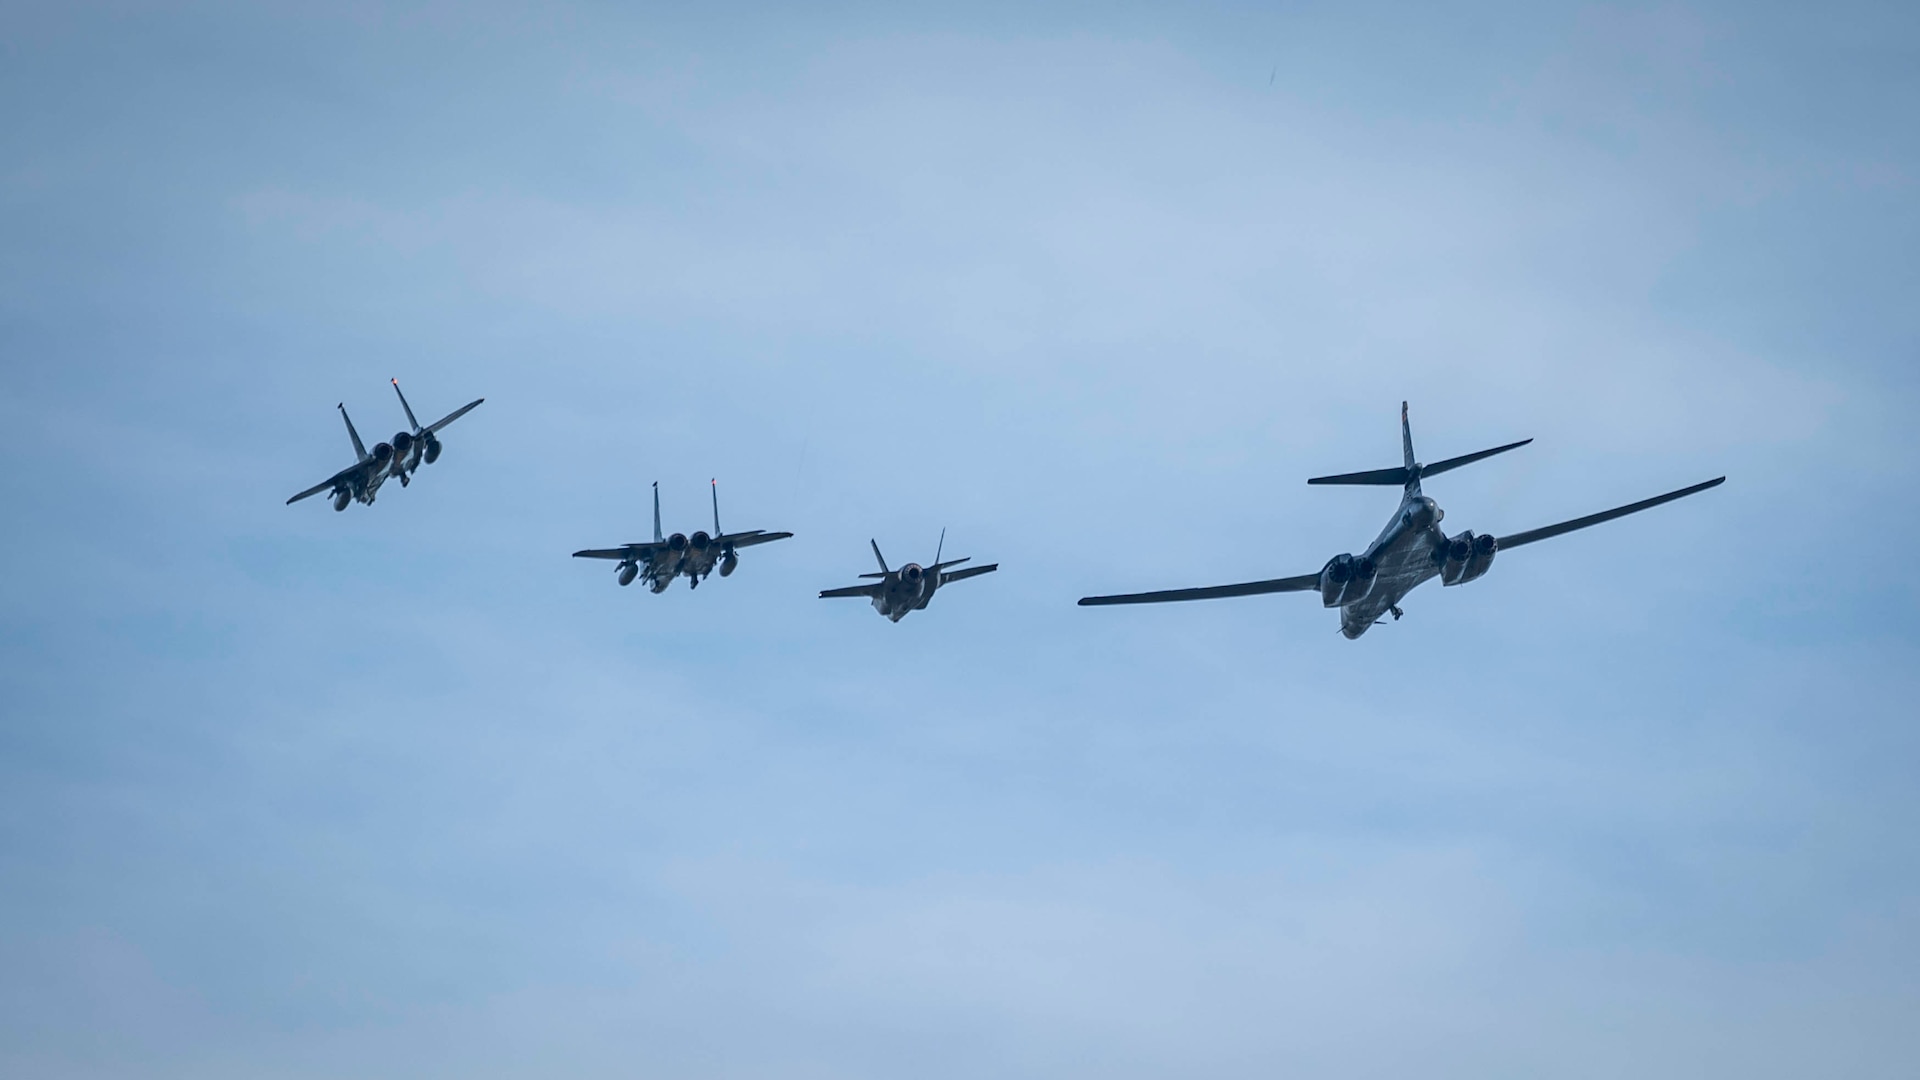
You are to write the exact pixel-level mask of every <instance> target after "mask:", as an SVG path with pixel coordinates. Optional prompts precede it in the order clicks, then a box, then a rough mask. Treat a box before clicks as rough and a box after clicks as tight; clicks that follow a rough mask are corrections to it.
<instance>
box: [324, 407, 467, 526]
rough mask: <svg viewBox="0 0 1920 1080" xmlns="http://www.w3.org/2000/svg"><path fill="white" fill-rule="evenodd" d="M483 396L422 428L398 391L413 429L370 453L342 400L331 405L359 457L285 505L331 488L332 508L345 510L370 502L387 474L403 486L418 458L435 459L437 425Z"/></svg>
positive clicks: (449, 420)
mask: <svg viewBox="0 0 1920 1080" xmlns="http://www.w3.org/2000/svg"><path fill="white" fill-rule="evenodd" d="M393 392H394V393H396V394H399V393H400V380H398V379H395V380H394V381H393ZM485 400H487V399H486V398H476V399H474V400H473V401H470V402H468V403H467V404H465V405H462V406H461V407H460V408H458V409H455V410H454V411H452V412H450V413H448V414H447V415H446V416H443V417H441V418H440V419H439V420H438V421H436V422H434V423H432V424H429V425H428V426H426V427H424V428H423V427H421V426H420V421H418V420H415V419H414V418H413V409H411V408H409V407H408V405H407V397H406V395H405V394H400V407H401V408H402V409H405V410H406V413H407V423H408V424H410V425H412V427H413V430H412V431H410V432H409V431H402V432H400V433H398V434H396V435H395V436H394V437H393V441H392V442H390V443H384V442H383V443H374V444H373V452H372V453H368V452H367V447H366V444H364V443H362V442H361V441H360V433H359V432H358V431H355V430H354V429H353V418H352V417H350V416H348V415H347V406H346V405H345V403H342V404H340V405H337V406H335V407H336V408H338V409H339V410H340V419H342V420H345V421H346V422H347V437H348V438H349V439H352V440H353V452H354V454H355V455H356V456H357V457H359V459H360V460H359V461H356V462H354V463H353V464H352V465H349V466H347V467H346V468H344V469H341V470H340V471H339V472H337V473H334V474H333V475H332V476H329V477H328V478H326V479H325V480H322V481H321V482H319V483H317V484H315V485H313V486H312V487H310V488H308V489H307V490H305V491H303V492H301V493H300V494H298V495H295V496H294V497H293V498H291V499H288V500H287V505H288V506H292V505H293V504H294V503H297V502H299V501H300V500H301V499H304V498H307V497H308V496H310V495H318V494H320V493H321V492H323V491H331V492H332V493H333V508H334V509H335V510H345V509H346V508H347V504H348V503H349V502H362V503H366V504H367V505H368V506H372V505H373V498H374V495H375V494H376V493H378V492H379V490H380V485H381V484H382V483H384V482H385V481H386V479H387V478H388V477H389V476H397V477H399V478H400V486H401V487H406V486H407V478H408V475H409V474H411V473H412V472H413V471H414V470H415V469H417V468H419V467H420V465H421V463H422V462H425V463H426V464H428V465H431V464H433V463H434V462H435V461H438V460H439V459H440V439H439V436H438V433H439V431H440V429H441V428H444V427H446V426H447V425H448V424H451V423H453V422H454V421H455V420H458V419H460V418H461V417H462V416H465V415H467V413H468V411H470V410H471V409H473V407H474V406H476V405H478V404H480V403H481V402H482V401H485Z"/></svg>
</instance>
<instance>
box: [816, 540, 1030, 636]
mask: <svg viewBox="0 0 1920 1080" xmlns="http://www.w3.org/2000/svg"><path fill="white" fill-rule="evenodd" d="M867 542H868V543H869V544H872V545H873V557H874V560H875V561H876V562H878V563H879V564H880V572H879V573H877V574H861V575H860V576H861V577H863V578H878V579H879V580H878V581H875V582H874V583H872V584H871V585H849V586H847V587H846V588H844V589H828V590H826V591H825V592H823V593H821V594H820V599H822V600H826V599H830V598H833V597H840V596H865V597H869V598H871V599H872V600H873V610H875V611H878V612H879V613H880V614H882V615H885V616H886V617H887V618H889V619H891V620H893V621H894V622H899V621H900V620H901V619H904V618H906V617H907V613H908V612H910V611H919V610H920V609H921V608H923V607H926V606H927V604H928V603H929V602H931V601H932V600H933V594H934V592H935V590H937V589H939V588H940V586H942V585H946V584H949V583H951V582H955V581H965V580H966V579H968V578H970V577H978V576H980V575H981V574H990V573H992V572H994V571H995V570H998V569H1000V564H999V563H989V564H988V565H986V566H969V567H967V568H966V569H965V570H955V571H953V572H951V573H949V572H948V571H947V567H949V566H959V565H960V564H961V563H963V562H971V561H972V559H971V557H969V558H966V559H950V560H948V561H947V562H941V561H940V552H941V551H942V550H943V549H944V548H945V547H946V546H947V530H945V529H941V530H940V543H939V544H938V545H936V546H935V547H934V549H933V564H932V565H931V566H921V565H920V564H919V563H908V564H907V565H905V566H902V567H901V568H900V569H898V570H889V569H887V560H886V557H885V556H883V555H881V554H880V541H878V540H869V541H867Z"/></svg>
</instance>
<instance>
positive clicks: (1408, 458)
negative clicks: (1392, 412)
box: [1400, 401, 1420, 473]
mask: <svg viewBox="0 0 1920 1080" xmlns="http://www.w3.org/2000/svg"><path fill="white" fill-rule="evenodd" d="M1400 455H1401V457H1402V458H1403V459H1404V460H1403V461H1402V462H1401V464H1403V465H1405V466H1406V468H1407V472H1408V473H1412V472H1413V471H1414V470H1415V469H1418V468H1419V467H1420V466H1419V465H1418V463H1417V459H1416V458H1415V457H1414V456H1413V425H1412V424H1409V423H1407V403H1406V402H1404V401H1403V402H1401V403H1400Z"/></svg>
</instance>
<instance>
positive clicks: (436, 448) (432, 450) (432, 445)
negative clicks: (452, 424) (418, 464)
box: [422, 431, 440, 465]
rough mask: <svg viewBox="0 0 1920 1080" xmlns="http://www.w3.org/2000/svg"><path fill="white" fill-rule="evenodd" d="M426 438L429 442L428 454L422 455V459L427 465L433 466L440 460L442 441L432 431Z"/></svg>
mask: <svg viewBox="0 0 1920 1080" xmlns="http://www.w3.org/2000/svg"><path fill="white" fill-rule="evenodd" d="M425 438H426V440H427V452H426V453H425V454H424V455H422V457H423V459H424V460H425V461H426V463H427V464H429V465H431V464H433V463H434V462H436V461H439V460H440V440H439V439H437V438H435V437H434V434H433V432H431V431H429V432H427V434H426V436H425Z"/></svg>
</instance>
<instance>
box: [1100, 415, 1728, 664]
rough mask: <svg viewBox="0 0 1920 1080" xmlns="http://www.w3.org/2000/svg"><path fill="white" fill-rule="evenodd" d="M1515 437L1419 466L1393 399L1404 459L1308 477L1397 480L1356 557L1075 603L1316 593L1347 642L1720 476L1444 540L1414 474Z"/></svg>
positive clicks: (1435, 470) (1435, 510) (1484, 453)
mask: <svg viewBox="0 0 1920 1080" xmlns="http://www.w3.org/2000/svg"><path fill="white" fill-rule="evenodd" d="M1532 441H1533V440H1532V439H1522V440H1520V441H1519V442H1516V443H1508V444H1507V445H1505V446H1496V447H1494V448H1493V449H1491V450H1481V451H1479V452H1477V453H1472V454H1463V455H1461V456H1460V457H1455V458H1447V459H1446V460H1445V461H1436V462H1434V463H1433V464H1432V465H1422V464H1420V463H1419V462H1417V461H1416V460H1414V456H1413V432H1412V430H1411V428H1409V426H1408V424H1407V403H1406V402H1404V401H1403V402H1401V403H1400V447H1401V453H1402V456H1403V458H1404V461H1405V464H1403V465H1402V466H1401V467H1399V468H1397V469H1374V470H1371V471H1369V472H1357V473H1342V474H1340V475H1338V476H1316V477H1314V478H1313V479H1311V480H1308V481H1307V483H1309V484H1370V485H1378V486H1382V487H1391V486H1394V485H1399V486H1401V488H1402V491H1403V493H1402V495H1401V496H1400V509H1399V510H1398V511H1397V512H1395V514H1394V516H1393V518H1392V519H1391V520H1389V521H1388V522H1387V527H1386V528H1385V529H1383V530H1381V532H1380V536H1379V538H1378V539H1376V540H1375V541H1374V542H1373V543H1372V544H1371V545H1369V546H1368V548H1367V550H1366V551H1365V552H1364V553H1362V554H1360V555H1357V556H1356V555H1335V556H1334V557H1333V558H1332V559H1330V560H1328V561H1327V564H1326V565H1325V566H1324V567H1322V568H1321V569H1320V572H1319V573H1317V574H1301V575H1300V576H1298V577H1287V578H1273V579H1271V580H1268V581H1249V582H1244V583H1242V584H1239V585H1215V586H1211V587H1208V588H1200V589H1167V590H1164V591H1161V592H1147V593H1125V594H1122V595H1118V596H1085V597H1081V599H1080V604H1081V606H1082V607H1090V606H1101V605H1107V604H1159V603H1166V602H1168V601H1174V600H1213V599H1217V598H1221V597H1228V596H1254V595H1257V594H1260V593H1283V592H1318V593H1319V594H1320V602H1321V604H1322V605H1323V606H1325V607H1330V608H1335V607H1337V608H1339V609H1340V632H1341V633H1342V634H1344V635H1346V637H1347V638H1348V640H1352V639H1354V638H1357V637H1359V636H1360V635H1361V634H1364V633H1366V632H1367V630H1368V629H1369V628H1370V627H1372V626H1373V625H1374V624H1375V623H1377V622H1379V621H1380V617H1381V616H1382V615H1387V614H1391V615H1392V616H1393V617H1394V619H1395V620H1398V619H1399V618H1400V616H1401V615H1402V614H1404V612H1402V611H1401V610H1400V600H1401V599H1402V598H1403V597H1405V596H1406V595H1407V594H1408V593H1409V592H1412V591H1413V589H1414V588H1415V587H1416V586H1418V585H1420V584H1421V583H1422V582H1425V581H1426V580H1428V579H1429V578H1435V577H1437V578H1439V579H1440V581H1441V583H1442V584H1444V585H1463V584H1465V583H1467V582H1469V581H1472V580H1474V579H1475V578H1477V577H1479V576H1481V575H1482V574H1485V573H1486V572H1487V568H1488V567H1490V566H1492V565H1493V557H1494V554H1495V553H1496V552H1500V551H1508V550H1511V549H1513V548H1517V547H1520V546H1522V545H1524V544H1531V543H1533V542H1534V541H1536V540H1547V539H1551V538H1552V537H1555V536H1559V535H1561V534H1563V533H1570V532H1572V531H1574V530H1575V529H1584V528H1586V527H1587V526H1589V525H1598V524H1600V523H1601V522H1603V521H1612V520H1613V519H1615V518H1620V517H1625V516H1627V515H1628V514H1637V513H1639V512H1640V511H1642V510H1648V509H1651V508H1653V507H1655V506H1659V505H1660V504H1661V503H1669V502H1672V501H1674V500H1675V499H1684V498H1686V497H1687V496H1689V495H1693V494H1697V493H1699V492H1702V491H1705V490H1707V489H1708V488H1711V487H1718V486H1719V485H1720V484H1722V483H1724V482H1725V481H1726V479H1727V478H1726V477H1724V476H1721V477H1716V478H1714V479H1712V480H1708V481H1705V482H1704V483H1699V484H1694V485H1693V486H1692V487H1684V488H1681V489H1679V490H1678V491H1669V492H1667V493H1666V494H1665V495H1655V496H1654V497H1653V498H1651V499H1642V500H1640V501H1639V502H1636V503H1629V504H1627V505H1626V506H1619V507H1615V508H1614V509H1612V510H1603V511H1601V512H1600V513H1597V514H1588V515H1587V516H1586V517H1580V518H1574V519H1573V520H1571V521H1563V522H1560V523H1559V524H1558V525H1547V526H1544V527H1542V528H1538V529H1529V530H1527V531H1526V532H1517V533H1513V534H1511V535H1508V536H1500V537H1496V536H1493V535H1492V534H1485V533H1483V534H1479V535H1476V534H1475V533H1474V532H1473V530H1471V529H1467V530H1463V531H1462V532H1460V533H1459V534H1458V535H1455V536H1451V537H1449V536H1448V535H1447V534H1446V533H1444V532H1442V531H1441V529H1440V519H1441V518H1443V517H1445V516H1446V515H1445V514H1444V513H1443V512H1442V511H1441V509H1440V507H1439V506H1438V505H1437V504H1435V503H1434V501H1433V500H1432V499H1430V498H1428V497H1427V496H1426V495H1424V494H1422V493H1421V491H1420V480H1421V478H1422V477H1427V476H1434V475H1437V474H1439V473H1443V472H1447V471H1448V470H1450V469H1457V468H1459V467H1460V466H1462V465H1471V464H1472V463H1474V462H1476V461H1479V460H1481V459H1483V458H1489V457H1492V456H1493V455H1495V454H1504V453H1506V452H1507V451H1509V450H1513V449H1516V448H1518V447H1522V446H1525V445H1527V444H1528V443H1530V442H1532Z"/></svg>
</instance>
